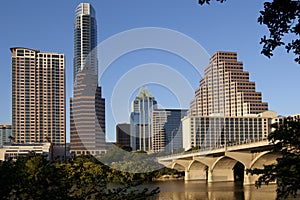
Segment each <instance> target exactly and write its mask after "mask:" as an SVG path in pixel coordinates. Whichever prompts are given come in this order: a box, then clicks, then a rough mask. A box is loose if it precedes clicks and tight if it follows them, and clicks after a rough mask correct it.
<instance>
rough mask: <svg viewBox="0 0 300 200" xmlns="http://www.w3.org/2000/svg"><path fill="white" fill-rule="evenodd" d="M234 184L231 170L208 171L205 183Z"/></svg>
mask: <svg viewBox="0 0 300 200" xmlns="http://www.w3.org/2000/svg"><path fill="white" fill-rule="evenodd" d="M225 181H228V182H234V176H233V171H232V169H214V170H213V171H211V170H209V171H208V177H207V182H208V183H216V182H225Z"/></svg>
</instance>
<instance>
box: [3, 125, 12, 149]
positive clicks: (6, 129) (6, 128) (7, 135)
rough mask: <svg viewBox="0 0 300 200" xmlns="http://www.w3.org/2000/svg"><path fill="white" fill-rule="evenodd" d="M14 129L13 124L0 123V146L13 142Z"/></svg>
mask: <svg viewBox="0 0 300 200" xmlns="http://www.w3.org/2000/svg"><path fill="white" fill-rule="evenodd" d="M11 137H12V129H11V124H0V148H1V147H2V146H3V145H4V144H7V143H10V142H11V139H12V138H11Z"/></svg>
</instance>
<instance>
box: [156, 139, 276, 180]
mask: <svg viewBox="0 0 300 200" xmlns="http://www.w3.org/2000/svg"><path fill="white" fill-rule="evenodd" d="M270 148H271V145H270V144H269V142H268V141H260V142H255V143H250V144H242V145H237V146H231V147H224V148H218V149H211V150H206V151H197V152H191V153H184V154H176V155H170V156H165V157H160V158H158V162H160V163H161V164H164V165H165V166H166V167H169V168H172V169H176V170H179V171H184V172H185V177H184V179H185V180H186V181H189V180H207V182H208V183H213V182H222V181H236V180H241V181H243V183H244V185H251V184H255V181H256V180H257V179H258V176H257V175H251V174H250V173H247V172H246V170H247V169H255V168H263V166H264V165H269V164H272V163H275V162H276V159H277V158H279V157H280V155H279V154H274V153H271V152H270Z"/></svg>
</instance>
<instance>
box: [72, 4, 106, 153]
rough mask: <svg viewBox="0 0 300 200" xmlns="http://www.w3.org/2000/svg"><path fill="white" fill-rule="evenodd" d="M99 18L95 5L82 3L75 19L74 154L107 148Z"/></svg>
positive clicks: (100, 151)
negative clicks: (97, 18)
mask: <svg viewBox="0 0 300 200" xmlns="http://www.w3.org/2000/svg"><path fill="white" fill-rule="evenodd" d="M96 45H97V22H96V13H95V10H94V8H93V7H92V6H91V5H90V4H89V3H80V4H79V5H78V6H77V8H76V11H75V21H74V80H73V86H74V87H73V97H72V98H71V99H70V129H71V130H70V150H71V153H72V154H73V155H81V154H91V155H99V154H103V153H105V151H106V143H105V99H104V98H102V89H101V87H99V86H98V60H97V49H96Z"/></svg>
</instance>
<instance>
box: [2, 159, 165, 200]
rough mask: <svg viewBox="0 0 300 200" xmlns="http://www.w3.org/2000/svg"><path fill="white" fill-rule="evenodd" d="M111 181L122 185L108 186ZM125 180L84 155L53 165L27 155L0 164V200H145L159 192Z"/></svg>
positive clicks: (128, 178)
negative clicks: (116, 181)
mask: <svg viewBox="0 0 300 200" xmlns="http://www.w3.org/2000/svg"><path fill="white" fill-rule="evenodd" d="M117 176H118V178H116V177H117ZM113 177H114V178H113ZM112 179H114V180H123V182H121V181H119V182H118V183H119V184H115V183H114V184H112V183H111V180H112ZM129 180H130V177H126V176H124V174H121V173H115V171H114V170H111V169H110V168H109V167H107V166H105V165H103V164H101V163H100V162H99V161H98V160H97V159H95V158H93V157H88V156H82V157H77V158H76V159H75V160H74V161H71V162H68V163H53V162H50V161H47V160H45V158H44V157H43V156H41V155H35V154H30V155H29V156H28V157H24V158H18V159H17V161H16V162H14V161H12V160H9V161H4V162H0V185H1V187H0V196H1V199H26V200H27V199H45V200H47V199H51V200H52V199H53V200H55V199H67V200H69V199H71V200H73V199H76V200H80V199H105V200H106V199H145V198H146V197H150V196H153V195H155V194H157V193H158V192H159V189H158V188H156V189H153V190H148V189H147V188H144V189H143V188H139V187H132V186H133V185H135V186H137V185H138V184H133V182H134V179H132V181H131V182H130V181H129ZM128 181H129V182H128Z"/></svg>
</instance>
